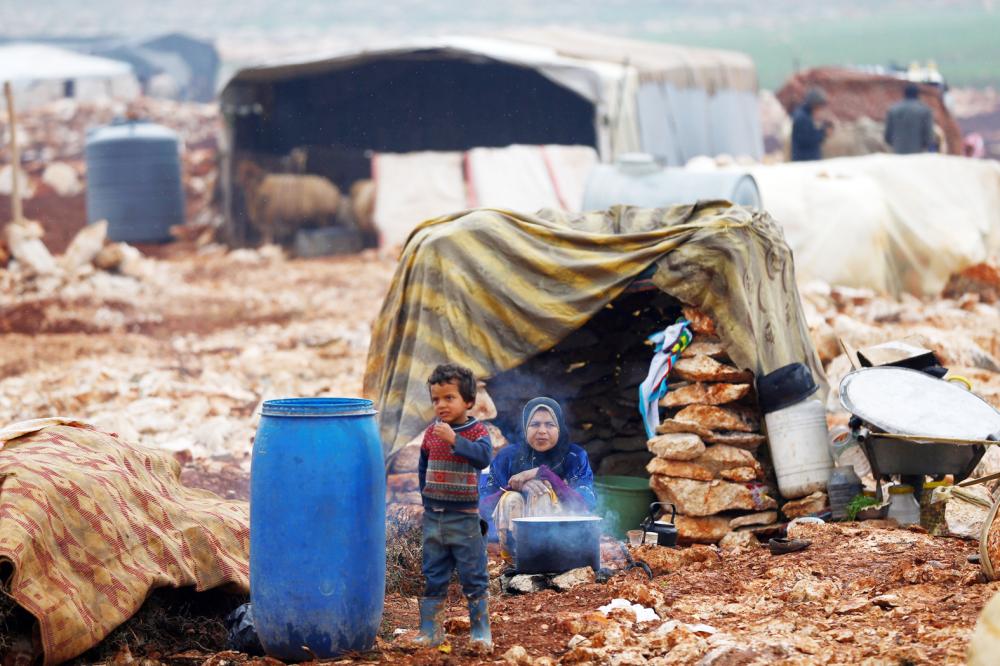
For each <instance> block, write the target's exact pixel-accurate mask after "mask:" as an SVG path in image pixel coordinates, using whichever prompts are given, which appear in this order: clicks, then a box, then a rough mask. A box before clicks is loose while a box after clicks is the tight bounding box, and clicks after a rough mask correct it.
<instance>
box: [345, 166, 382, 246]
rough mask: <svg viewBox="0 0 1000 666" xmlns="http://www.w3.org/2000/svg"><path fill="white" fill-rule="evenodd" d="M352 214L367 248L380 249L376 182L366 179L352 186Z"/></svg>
mask: <svg viewBox="0 0 1000 666" xmlns="http://www.w3.org/2000/svg"><path fill="white" fill-rule="evenodd" d="M351 212H352V213H353V214H354V222H355V224H356V225H357V227H358V231H360V232H361V235H362V237H363V238H364V241H365V247H378V229H376V228H375V181H373V180H371V179H368V178H365V179H363V180H356V181H354V183H353V184H352V185H351Z"/></svg>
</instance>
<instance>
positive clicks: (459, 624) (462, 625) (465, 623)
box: [444, 615, 471, 634]
mask: <svg viewBox="0 0 1000 666" xmlns="http://www.w3.org/2000/svg"><path fill="white" fill-rule="evenodd" d="M470 626H471V622H470V621H469V616H468V615H459V616H456V617H449V618H446V619H445V621H444V630H445V631H447V632H448V633H449V634H463V633H464V634H467V633H469V627H470Z"/></svg>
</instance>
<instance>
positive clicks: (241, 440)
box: [0, 103, 1000, 666]
mask: <svg viewBox="0 0 1000 666" xmlns="http://www.w3.org/2000/svg"><path fill="white" fill-rule="evenodd" d="M986 106H988V109H987V111H989V112H992V110H993V109H994V108H995V104H992V103H991V104H990V105H986ZM971 108H972V106H971V103H970V109H971ZM984 108H986V107H984ZM148 111H149V112H150V113H151V114H152V115H153V117H154V118H159V119H161V120H162V121H163V122H167V123H168V124H169V123H170V122H174V123H182V124H183V123H187V124H191V125H192V127H195V128H200V129H198V131H194V130H192V129H190V128H189V129H187V130H185V128H184V126H183V125H182V126H179V127H178V129H180V130H181V131H182V132H184V135H185V137H187V139H186V146H187V152H186V155H188V156H189V158H190V159H187V160H186V161H185V169H186V170H187V171H186V173H187V174H188V175H190V174H195V175H196V176H197V174H199V173H200V174H202V175H201V176H197V178H201V179H202V180H201V181H199V180H197V179H195V180H192V179H191V178H190V177H187V178H186V183H187V184H188V185H187V186H188V188H189V191H188V195H189V201H193V202H195V205H196V206H199V207H203V208H200V210H202V211H208V212H205V213H203V214H201V217H204V218H206V220H205V223H206V224H207V219H208V218H210V217H211V214H210V207H209V206H208V201H209V199H210V193H211V189H212V186H213V184H214V177H215V176H214V172H213V171H212V170H211V169H208V168H207V167H204V166H203V163H204V159H203V157H204V154H203V153H201V152H198V151H201V150H210V146H208V143H206V142H210V139H209V138H208V136H209V135H208V134H207V133H205V132H203V131H202V129H204V128H206V127H208V126H210V125H211V123H212V122H214V117H213V116H212V112H211V111H210V110H208V109H205V110H203V113H202V112H200V111H199V112H197V113H196V112H195V111H191V110H190V109H189V110H186V111H184V113H178V112H175V111H176V110H173V111H172V109H171V108H168V107H166V106H164V107H162V108H161V107H157V108H154V109H149V110H148ZM972 111H975V113H973V112H972ZM972 111H970V112H969V114H970V116H975V115H977V114H978V115H982V113H986V112H987V111H983V110H981V109H979V107H976V108H975V109H972ZM112 112H117V110H113V109H112V110H107V109H97V110H93V109H80V108H66V109H62V110H61V111H60V109H59V108H54V109H53V111H52V113H53V114H54V115H53V116H52V118H55V119H56V120H59V119H63V120H59V122H65V123H67V126H68V127H70V128H73V127H75V128H76V130H73V131H68V132H66V133H64V134H61V135H59V136H56V137H53V136H50V135H48V134H46V132H49V133H51V131H54V130H51V128H52V127H55V126H56V125H58V123H56V122H55V121H54V120H52V118H49V119H48V120H47V121H46V122H44V123H38V124H36V125H32V124H30V123H27V124H25V128H24V131H25V132H26V140H25V141H24V142H23V143H24V145H26V146H27V147H28V152H27V158H26V159H28V163H27V165H26V170H27V171H28V176H29V178H30V181H31V183H32V184H33V186H34V187H35V193H34V194H33V197H32V198H31V199H29V200H28V202H27V204H28V207H27V213H28V215H29V217H35V218H37V219H39V220H40V221H42V222H43V226H44V227H45V229H46V231H47V235H46V238H45V240H46V242H47V243H50V241H51V243H50V247H51V249H52V250H53V251H55V252H61V251H62V250H63V248H65V247H66V246H67V245H68V244H69V242H70V239H71V238H72V233H70V232H69V231H68V229H70V227H66V226H65V225H62V224H60V220H63V219H64V213H65V211H63V212H60V210H61V209H59V210H57V208H56V207H53V208H45V207H44V206H42V203H43V202H56V203H59V202H62V203H59V205H64V204H65V205H69V204H66V202H70V204H72V206H73V207H74V210H77V209H82V208H81V207H82V201H83V200H82V196H83V195H82V194H81V193H80V192H79V190H78V189H77V188H78V187H79V183H78V182H77V181H75V180H74V179H73V178H68V179H63V180H60V179H59V178H57V177H56V176H58V174H56V175H55V176H52V177H50V178H49V179H46V178H45V175H44V172H45V167H44V166H43V165H44V164H46V163H49V162H51V161H53V160H61V161H63V162H65V163H66V164H68V165H69V166H71V167H72V168H73V169H74V170H75V171H76V172H77V175H78V176H80V175H81V172H82V169H81V164H80V156H79V145H77V143H74V141H75V139H73V137H76V136H79V134H80V132H79V129H80V128H83V127H85V126H87V125H89V124H90V123H93V122H105V121H106V120H107V119H109V118H110V115H108V114H110V113H112ZM59 113H62V114H63V115H61V116H60V115H59ZM88 114H91V115H88ZM102 114H103V115H102ZM157 114H158V115H157ZM105 116H108V117H107V118H106V117H105ZM172 118H173V119H172ZM51 146H56V148H55V149H52V148H51ZM46 150H48V151H49V152H45V151H46ZM53 150H54V151H55V152H52V151H53ZM195 158H196V159H195ZM199 165H202V166H199ZM64 175H65V174H64ZM2 181H3V177H2V174H0V208H2V209H4V210H6V208H5V206H6V202H5V200H4V199H3V196H2V195H3V192H2V189H3V187H2V185H3V182H2ZM53 183H54V184H53ZM191 183H194V185H192V184H191ZM56 185H58V186H60V187H64V188H66V189H65V195H60V194H59V193H58V192H56V191H55V187H56ZM192 188H193V189H192ZM32 201H35V202H36V203H35V204H32ZM36 204H37V205H38V206H39V207H38V208H32V206H33V205H36ZM46 205H47V204H46ZM52 205H53V206H55V203H53V204H52ZM65 219H68V218H65ZM74 219H75V218H74ZM81 224H82V221H80V220H77V221H76V222H74V225H75V226H73V228H72V231H75V230H76V228H78V226H79V225H81ZM155 257H156V258H153V257H151V256H143V255H140V254H138V253H136V252H125V253H124V254H123V255H122V256H120V257H118V261H117V262H112V263H111V264H109V265H107V266H105V267H97V266H94V265H92V264H91V263H86V264H85V265H77V266H74V267H72V268H65V267H63V263H62V260H59V259H58V258H57V261H58V262H60V263H59V268H58V270H55V271H54V272H52V273H50V274H47V275H40V276H39V275H31V274H29V272H28V271H26V270H24V268H23V267H22V266H17V265H15V264H13V263H7V262H6V257H5V253H4V248H3V247H2V246H0V424H7V423H11V422H15V421H18V420H23V419H28V418H35V417H40V416H49V415H56V414H61V415H70V416H75V417H78V418H82V419H84V420H87V421H90V422H92V423H94V424H96V425H98V426H99V427H102V428H105V429H107V430H110V431H113V432H117V433H119V434H120V435H122V436H123V437H125V438H127V439H130V440H133V441H137V442H141V443H143V444H147V445H152V446H157V447H161V448H164V449H167V450H170V451H173V452H174V453H175V454H176V455H177V457H178V458H179V459H180V460H182V461H183V462H184V463H185V465H184V472H183V475H184V476H183V478H184V479H185V480H186V481H187V482H188V483H190V484H191V485H195V486H199V487H203V488H208V489H210V490H213V491H215V492H217V493H219V494H220V495H222V496H224V497H230V498H240V499H246V498H247V495H248V492H247V486H248V483H247V482H248V473H249V462H250V449H251V444H252V437H253V434H254V431H255V428H256V415H257V413H258V411H259V406H260V404H261V402H262V401H263V400H265V399H268V398H272V397H283V396H292V395H295V396H316V395H359V394H360V393H361V391H362V377H363V373H364V363H365V356H366V354H367V350H368V347H369V343H370V333H371V323H372V321H373V319H374V318H375V316H376V315H377V313H378V311H379V308H380V305H381V300H382V297H383V295H384V293H385V291H386V289H387V287H388V285H389V282H390V280H391V277H392V273H393V270H394V269H395V261H394V257H393V256H392V255H391V254H390V253H376V252H368V253H366V254H362V255H359V256H354V257H343V258H327V259H313V260H298V259H297V260H290V259H287V258H286V257H285V255H284V254H283V253H282V252H281V251H280V250H279V249H278V248H274V247H268V248H262V249H258V250H238V251H232V252H229V251H226V250H225V249H224V248H222V247H220V246H217V245H214V244H211V243H210V242H209V243H207V244H206V243H205V242H204V239H202V243H201V244H200V245H199V244H198V243H195V242H186V243H176V244H173V245H170V246H167V247H164V248H160V249H158V250H156V252H155ZM97 263H100V262H97ZM801 294H802V300H803V305H804V308H805V312H806V317H807V322H808V324H809V328H810V332H811V334H812V336H813V342H814V343H815V345H816V348H817V350H818V352H819V354H820V357H821V359H822V361H823V364H824V367H825V369H826V371H827V379H828V383H829V386H830V387H832V388H834V389H835V388H836V386H837V385H838V383H839V381H840V379H841V378H842V377H843V376H844V375H845V374H846V373H847V372H848V371H849V368H850V363H849V361H848V360H847V356H846V355H845V354H844V353H843V349H842V348H841V346H840V343H839V340H841V339H843V340H845V341H846V342H847V343H848V344H850V345H852V346H854V347H863V346H867V345H871V344H876V343H879V342H883V341H886V340H896V339H901V338H908V339H910V340H911V341H913V342H917V343H919V344H922V345H924V346H925V347H927V348H929V349H932V350H934V351H935V352H936V353H937V354H938V355H939V357H940V359H941V361H942V363H943V364H944V365H945V366H947V367H949V368H950V369H951V370H952V371H953V372H954V373H956V374H960V375H962V376H964V377H966V378H968V379H969V381H970V382H971V383H972V384H973V388H974V390H975V391H976V392H977V393H979V394H980V395H982V396H983V397H984V398H985V399H987V400H988V401H990V402H991V403H992V404H993V405H994V406H997V407H1000V308H998V306H997V300H998V298H1000V273H998V271H997V270H996V268H995V267H992V266H988V265H987V266H980V267H975V268H973V269H971V270H970V271H968V272H967V273H966V274H965V275H962V276H958V277H957V278H956V279H955V280H954V281H953V282H952V283H951V284H950V285H949V288H948V289H947V290H946V293H945V295H942V297H940V298H934V299H926V300H921V299H916V298H913V297H905V296H904V297H903V298H902V300H900V301H894V300H889V299H885V298H882V297H879V296H877V295H876V294H874V293H870V292H866V291H863V290H856V289H843V288H836V287H830V286H829V285H825V284H807V285H802V286H801ZM828 407H829V408H830V410H831V412H830V417H829V420H830V422H831V424H832V425H835V424H839V423H844V422H846V418H847V417H846V414H845V413H843V412H842V410H840V409H839V404H838V401H837V397H836V391H835V390H834V391H831V392H830V395H829V399H828ZM990 465H992V466H993V467H990ZM983 471H1000V464H998V463H996V462H993V461H987V464H986V465H985V466H984V469H983ZM971 513H972V515H970V516H966V517H965V518H963V523H964V524H965V525H966V526H967V530H966V533H967V534H969V535H976V534H978V527H977V520H979V521H981V520H982V518H983V515H982V514H983V513H984V512H983V511H982V510H979V513H978V514H977V513H976V511H971ZM813 530H814V531H812V532H809V533H807V534H804V536H805V537H807V538H809V539H811V540H812V545H811V546H810V547H809V548H808V549H807V550H805V551H802V552H799V553H792V554H788V555H782V556H772V555H770V553H769V552H768V551H767V549H766V548H765V547H763V546H760V545H755V544H752V543H751V547H750V548H746V549H742V550H726V551H721V550H718V549H716V548H714V547H709V546H697V547H693V548H691V549H686V550H681V551H665V550H664V551H662V552H655V551H644V552H641V553H637V555H639V556H641V557H644V558H646V559H647V560H648V561H649V562H650V564H651V565H653V567H654V570H655V571H656V572H657V576H656V578H655V579H654V580H653V581H645V580H644V578H643V577H642V575H641V574H639V573H638V572H632V573H630V574H628V575H621V576H616V577H615V578H612V580H611V581H610V582H609V583H607V584H599V583H586V584H583V585H581V586H580V587H576V588H574V589H572V590H570V591H567V592H561V593H560V592H555V591H552V590H546V591H542V592H537V593H533V594H528V595H522V596H507V595H498V596H497V597H496V600H495V602H494V604H493V607H492V613H493V622H494V637H495V640H496V643H497V649H496V651H495V653H494V654H493V655H492V657H491V659H492V660H493V661H495V662H498V663H503V662H505V663H511V664H539V665H542V664H546V663H555V662H561V663H588V662H589V663H612V664H621V665H626V664H641V663H661V664H669V663H683V664H687V663H703V664H719V665H721V664H765V663H768V664H769V663H784V664H814V663H830V664H838V663H843V664H847V663H851V664H854V663H870V664H924V663H927V664H932V663H933V664H940V663H962V662H963V661H964V658H965V649H966V644H967V642H968V638H969V636H970V632H971V630H972V627H973V626H974V624H975V621H976V617H977V616H978V613H979V611H980V609H981V608H982V606H983V604H984V603H985V602H986V600H988V599H989V598H990V597H991V596H992V594H993V593H995V592H996V591H998V590H1000V584H998V583H986V582H984V581H983V579H982V578H981V575H980V568H979V566H978V565H976V564H971V563H969V562H968V560H967V558H968V557H969V556H970V555H972V554H974V553H976V552H978V544H977V543H976V542H975V541H974V540H961V539H957V538H934V537H930V536H928V535H926V534H922V533H920V532H919V531H907V530H899V529H894V528H892V527H891V526H888V525H884V524H874V523H862V524H844V525H837V526H825V527H822V528H813ZM410 568H411V569H413V573H414V574H416V568H417V567H416V565H415V564H411V565H410ZM498 571H499V568H498V567H497V566H496V565H494V566H493V572H494V573H498ZM411 593H412V590H407V591H406V594H405V596H404V595H400V594H398V593H395V592H394V593H392V594H390V595H389V596H388V597H387V600H386V614H385V619H384V622H383V626H382V631H381V632H380V642H379V643H378V646H377V649H376V650H375V651H374V652H372V653H370V654H366V655H355V656H353V657H352V658H357V659H361V660H366V661H373V662H387V663H388V662H393V663H396V662H398V663H412V664H438V663H441V664H443V663H469V664H471V663H482V662H483V661H484V658H483V657H482V656H479V655H473V654H471V653H469V652H468V651H467V644H468V641H467V628H465V627H464V626H463V622H462V620H461V618H462V617H463V616H464V605H463V604H462V600H461V598H460V595H459V593H458V591H457V590H453V593H452V598H451V603H450V610H449V614H450V616H452V617H454V618H456V619H453V620H452V621H450V622H449V627H450V629H451V636H450V638H449V643H448V645H449V647H450V652H445V651H439V650H423V651H409V650H405V649H402V647H401V645H402V644H403V643H404V642H405V638H406V636H405V635H403V636H402V637H401V638H397V636H396V634H397V631H396V630H397V629H403V630H410V629H412V628H413V627H415V626H416V624H417V608H416V601H415V598H414V597H412V596H409V595H410V594H411ZM615 598H623V599H626V600H628V601H629V602H633V603H639V604H642V605H643V606H646V607H647V608H651V609H653V610H654V611H655V612H656V614H657V619H656V620H654V621H650V622H644V623H635V621H634V617H633V618H632V619H630V618H629V612H627V611H615V612H613V613H611V617H610V618H606V617H604V615H602V614H600V613H599V612H598V611H597V609H598V608H599V607H601V606H603V605H605V604H608V603H609V602H610V601H612V600H613V599H615ZM175 601H176V600H173V601H172V600H170V599H167V600H166V601H163V600H159V599H158V601H157V604H155V605H151V604H147V606H150V608H149V609H145V611H144V613H142V614H141V617H140V616H137V619H136V620H135V622H130V623H128V624H127V625H125V628H123V629H122V631H121V632H119V633H118V634H116V635H115V636H114V638H113V640H111V639H109V641H106V643H107V645H104V646H102V648H101V649H99V650H97V651H96V652H94V653H92V654H91V655H89V657H88V658H87V659H84V661H85V662H87V663H95V662H111V663H116V664H128V663H134V662H135V661H138V660H142V659H148V661H146V662H145V663H156V662H157V661H162V662H166V663H171V664H201V663H209V664H217V665H219V666H221V665H222V664H228V663H244V662H248V661H254V660H249V659H248V658H247V657H246V656H245V655H239V654H234V653H227V652H222V651H221V650H223V649H224V636H223V632H222V630H221V627H220V626H219V624H218V623H217V622H210V621H204V622H202V621H201V620H197V621H195V620H192V617H194V615H191V614H186V613H188V611H184V612H180V614H178V613H177V612H174V611H173V610H171V611H170V612H166V611H163V610H162V609H163V608H167V609H168V610H169V609H171V608H174V606H171V605H170V604H171V603H174V602H175ZM184 603H188V600H184ZM175 605H176V604H175ZM184 608H189V606H184ZM2 610H3V609H2V608H0V615H2ZM205 612H206V613H207V612H208V611H207V610H206V611H205ZM595 613H597V614H596V615H595ZM215 615H218V613H216V614H215ZM199 617H200V616H199ZM0 638H2V637H0ZM0 644H2V641H0ZM256 661H258V662H263V661H266V660H256ZM271 663H274V662H273V661H272V662H271Z"/></svg>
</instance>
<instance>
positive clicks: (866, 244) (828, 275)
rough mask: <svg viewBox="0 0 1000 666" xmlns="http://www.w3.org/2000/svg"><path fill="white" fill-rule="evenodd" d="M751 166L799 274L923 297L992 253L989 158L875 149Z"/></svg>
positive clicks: (994, 181) (999, 173)
mask: <svg viewBox="0 0 1000 666" xmlns="http://www.w3.org/2000/svg"><path fill="white" fill-rule="evenodd" d="M751 173H752V174H753V177H754V178H755V179H756V181H757V186H758V188H759V189H760V194H761V200H762V202H763V205H764V207H765V208H766V209H767V210H768V212H770V213H771V214H772V215H774V217H775V219H777V220H779V221H780V222H781V226H782V228H783V230H784V232H785V236H786V238H787V240H788V244H789V245H790V246H791V247H792V249H793V250H794V252H795V259H796V262H797V264H798V274H799V278H800V279H802V280H811V279H818V280H823V281H824V282H829V283H831V284H840V285H845V286H851V287H867V288H870V289H875V290H876V291H879V292H882V293H887V294H893V295H898V294H900V293H903V292H907V293H911V294H916V295H918V296H931V295H936V294H939V293H941V289H942V288H943V287H944V285H945V283H946V282H947V281H948V277H949V276H950V275H951V274H952V273H957V272H958V271H960V270H962V269H964V268H967V267H968V266H971V265H973V264H976V263H979V262H982V261H986V260H987V259H988V258H989V257H991V256H993V255H994V254H995V253H996V252H998V251H1000V164H998V163H997V162H996V161H994V160H974V159H968V158H964V157H952V156H949V155H935V154H929V153H928V154H923V155H885V154H880V155H866V156H864V157H843V158H839V159H834V160H821V161H816V162H794V163H790V164H776V165H761V166H756V167H753V168H752V169H751Z"/></svg>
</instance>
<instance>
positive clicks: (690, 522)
mask: <svg viewBox="0 0 1000 666" xmlns="http://www.w3.org/2000/svg"><path fill="white" fill-rule="evenodd" d="M676 524H677V540H678V542H679V543H681V544H691V543H705V544H711V543H719V541H720V540H721V539H722V538H723V537H725V536H726V535H727V534H729V531H730V528H729V518H727V517H726V516H701V517H696V516H682V515H679V514H678V516H677V523H676Z"/></svg>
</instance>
